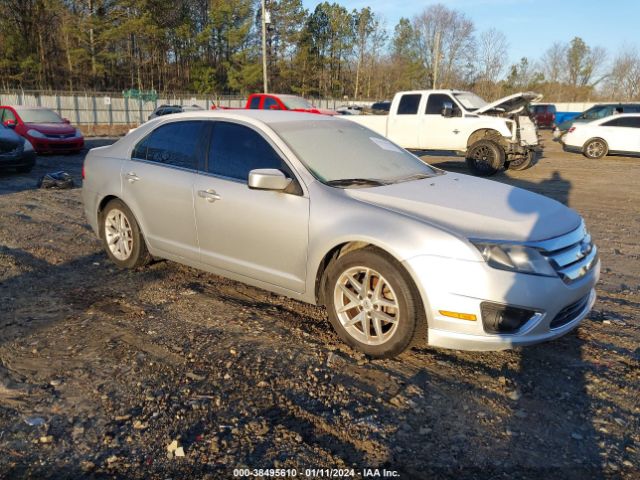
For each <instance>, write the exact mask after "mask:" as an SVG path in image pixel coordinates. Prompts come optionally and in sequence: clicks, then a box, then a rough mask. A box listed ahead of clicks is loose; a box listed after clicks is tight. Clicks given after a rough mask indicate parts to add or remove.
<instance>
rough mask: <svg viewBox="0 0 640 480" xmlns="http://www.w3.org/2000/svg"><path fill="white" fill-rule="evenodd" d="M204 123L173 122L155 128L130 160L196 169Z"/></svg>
mask: <svg viewBox="0 0 640 480" xmlns="http://www.w3.org/2000/svg"><path fill="white" fill-rule="evenodd" d="M203 128H204V122H198V121H189V122H173V123H169V124H167V125H162V126H160V127H158V128H156V129H155V130H154V131H153V132H151V134H150V135H148V136H147V137H145V138H144V139H143V140H142V141H141V142H140V143H138V145H136V147H135V149H134V150H133V153H132V155H131V156H132V158H137V159H140V160H148V161H150V162H156V163H163V164H165V165H173V166H175V167H182V168H189V169H194V170H195V169H196V168H197V167H198V155H197V151H198V143H199V142H200V139H201V138H202V133H203Z"/></svg>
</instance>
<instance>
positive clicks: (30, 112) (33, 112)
mask: <svg viewBox="0 0 640 480" xmlns="http://www.w3.org/2000/svg"><path fill="white" fill-rule="evenodd" d="M16 111H17V112H18V115H20V118H22V121H23V122H25V123H63V121H62V118H60V116H59V115H58V114H57V113H56V112H54V111H51V110H46V109H43V108H17V109H16Z"/></svg>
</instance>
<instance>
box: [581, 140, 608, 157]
mask: <svg viewBox="0 0 640 480" xmlns="http://www.w3.org/2000/svg"><path fill="white" fill-rule="evenodd" d="M608 151H609V147H608V146H607V142H605V141H604V140H603V139H601V138H594V139H593V140H589V141H588V142H587V143H585V144H584V148H583V150H582V153H583V154H584V156H585V157H587V158H594V159H597V158H602V157H604V156H605V155H606V154H607V152H608Z"/></svg>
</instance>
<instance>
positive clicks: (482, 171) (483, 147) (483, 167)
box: [466, 140, 505, 177]
mask: <svg viewBox="0 0 640 480" xmlns="http://www.w3.org/2000/svg"><path fill="white" fill-rule="evenodd" d="M504 159H505V153H504V150H503V148H502V147H501V146H500V145H498V144H497V143H495V142H492V141H491V140H480V141H478V142H476V143H474V144H473V145H471V146H470V147H469V149H468V150H467V155H466V160H467V167H468V168H469V170H471V173H473V174H474V175H477V176H479V177H489V176H491V175H495V174H496V173H498V172H499V171H500V170H501V169H502V168H503V167H504Z"/></svg>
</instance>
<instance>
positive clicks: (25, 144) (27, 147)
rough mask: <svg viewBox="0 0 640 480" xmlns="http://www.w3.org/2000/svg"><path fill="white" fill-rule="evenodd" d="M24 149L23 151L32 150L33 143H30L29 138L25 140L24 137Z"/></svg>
mask: <svg viewBox="0 0 640 480" xmlns="http://www.w3.org/2000/svg"><path fill="white" fill-rule="evenodd" d="M24 151H25V152H31V151H33V145H31V142H30V141H29V140H27V139H26V138H25V139H24Z"/></svg>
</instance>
